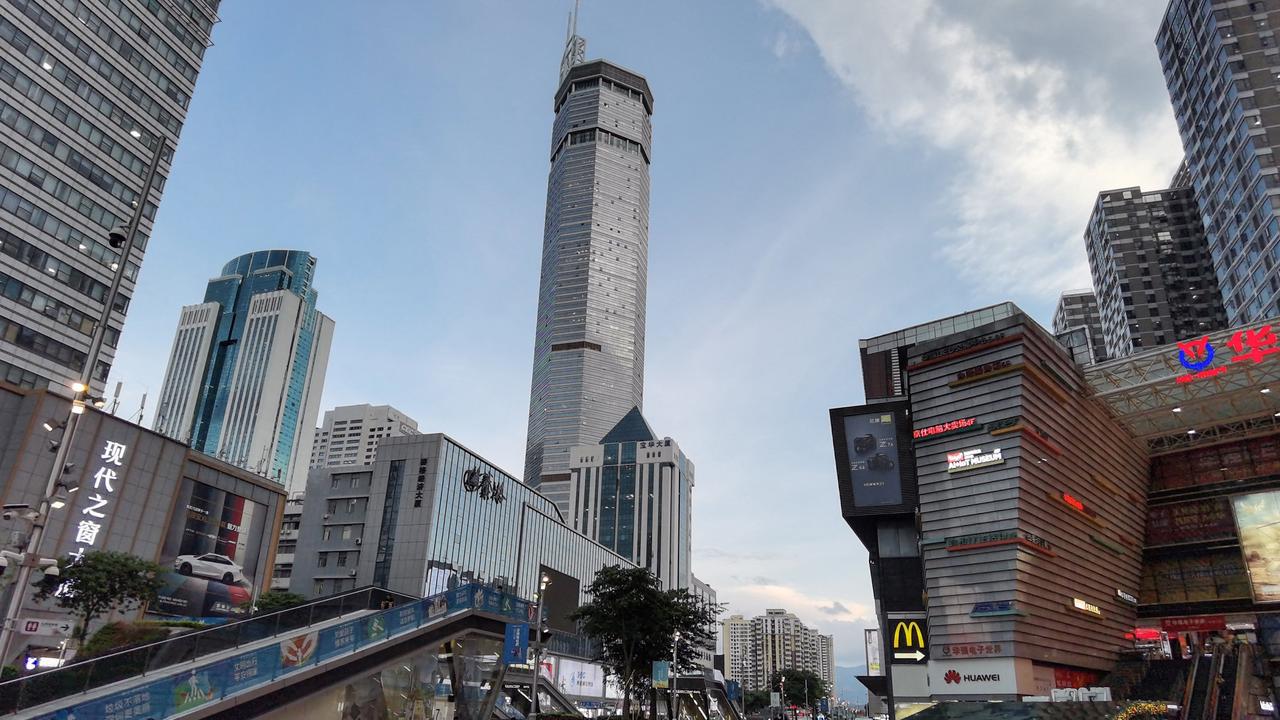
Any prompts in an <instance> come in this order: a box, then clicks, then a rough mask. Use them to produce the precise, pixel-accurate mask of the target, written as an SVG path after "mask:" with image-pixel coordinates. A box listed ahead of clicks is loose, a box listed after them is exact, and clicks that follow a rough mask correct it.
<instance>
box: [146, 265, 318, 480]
mask: <svg viewBox="0 0 1280 720" xmlns="http://www.w3.org/2000/svg"><path fill="white" fill-rule="evenodd" d="M314 273H315V258H313V257H312V256H311V254H310V253H307V252H301V251H296V250H263V251H259V252H254V253H248V254H245V255H241V256H240V257H238V258H236V259H234V260H232V261H231V262H229V263H227V265H226V266H225V267H223V269H222V274H221V275H219V276H218V277H215V278H213V279H212V280H210V281H209V285H208V287H207V288H206V289H205V298H204V300H205V301H204V302H203V303H201V304H199V305H189V306H187V307H184V308H182V312H181V314H180V316H179V320H178V331H177V333H176V334H175V335H174V339H173V349H172V350H171V351H170V354H169V367H168V369H167V370H166V371H165V378H164V386H163V387H162V388H161V390H160V402H159V405H158V407H157V408H156V418H155V423H154V428H155V430H156V431H157V432H160V433H162V434H164V435H167V436H169V437H171V438H174V439H176V440H180V441H182V442H185V443H188V444H189V445H191V447H192V448H194V449H196V450H199V451H200V452H203V453H205V454H208V455H213V456H215V457H217V458H219V459H221V460H224V461H226V462H229V463H231V464H233V465H237V466H239V467H242V468H245V469H247V470H251V471H253V472H256V473H258V474H259V475H262V476H264V477H266V478H269V479H271V480H274V481H275V482H278V483H280V484H282V485H284V486H285V487H287V488H289V489H290V490H301V489H303V488H304V487H305V485H306V477H307V468H308V466H309V465H310V459H311V442H312V439H313V436H314V428H315V421H316V416H317V415H318V414H319V412H320V395H321V392H322V391H323V389H324V374H325V368H326V366H327V365H328V362H329V346H330V344H331V343H332V341H333V327H334V324H333V320H331V319H330V318H328V317H326V316H325V315H324V314H323V313H321V312H319V311H318V310H316V296H317V293H316V290H315V288H313V287H312V286H311V280H312V276H313V275H314Z"/></svg>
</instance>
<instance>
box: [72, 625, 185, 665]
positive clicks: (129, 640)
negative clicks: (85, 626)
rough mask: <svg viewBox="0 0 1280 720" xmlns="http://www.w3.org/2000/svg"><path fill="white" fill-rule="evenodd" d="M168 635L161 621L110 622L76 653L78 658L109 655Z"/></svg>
mask: <svg viewBox="0 0 1280 720" xmlns="http://www.w3.org/2000/svg"><path fill="white" fill-rule="evenodd" d="M167 637H169V631H168V630H167V629H166V628H165V627H164V626H162V625H160V624H159V623H149V622H140V623H123V622H114V623H108V624H107V625H104V626H103V627H102V629H101V630H98V632H96V633H94V634H93V637H91V638H89V640H88V642H86V643H85V644H84V645H82V646H81V647H80V651H79V652H77V653H76V660H84V659H87V658H92V657H98V656H99V655H109V654H111V653H113V652H116V651H118V650H123V649H125V648H130V647H135V646H137V645H146V644H148V643H153V642H156V641H158V640H163V639H165V638H167Z"/></svg>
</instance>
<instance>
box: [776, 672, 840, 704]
mask: <svg viewBox="0 0 1280 720" xmlns="http://www.w3.org/2000/svg"><path fill="white" fill-rule="evenodd" d="M783 677H785V678H786V679H787V686H786V690H785V691H784V693H783V698H782V704H783V705H786V706H791V705H801V706H802V705H804V697H805V692H804V688H805V681H806V680H807V681H808V683H809V704H810V705H816V704H817V703H818V698H820V697H826V695H827V684H826V683H825V682H823V681H822V678H820V677H818V675H817V674H816V673H814V672H811V671H809V670H779V671H778V672H775V673H774V674H773V675H771V676H770V677H769V688H770V689H771V690H773V691H777V689H778V681H779V679H780V678H783Z"/></svg>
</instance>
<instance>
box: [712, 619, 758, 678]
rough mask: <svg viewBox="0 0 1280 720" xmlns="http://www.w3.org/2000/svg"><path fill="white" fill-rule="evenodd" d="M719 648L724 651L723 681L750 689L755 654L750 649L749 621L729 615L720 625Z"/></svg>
mask: <svg viewBox="0 0 1280 720" xmlns="http://www.w3.org/2000/svg"><path fill="white" fill-rule="evenodd" d="M720 628H721V629H720V647H721V648H722V650H723V651H724V679H725V680H737V681H738V682H739V683H741V684H742V686H743V687H744V688H748V687H752V683H754V678H755V675H756V670H755V653H754V652H753V651H752V648H751V621H750V620H748V619H747V618H745V617H743V616H741V615H730V616H729V617H727V618H725V619H724V621H722V622H721V623H720Z"/></svg>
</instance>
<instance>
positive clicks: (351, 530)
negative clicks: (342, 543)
mask: <svg viewBox="0 0 1280 720" xmlns="http://www.w3.org/2000/svg"><path fill="white" fill-rule="evenodd" d="M354 536H355V526H354V525H343V526H342V539H343V540H350V539H351V538H352V537H354Z"/></svg>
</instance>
